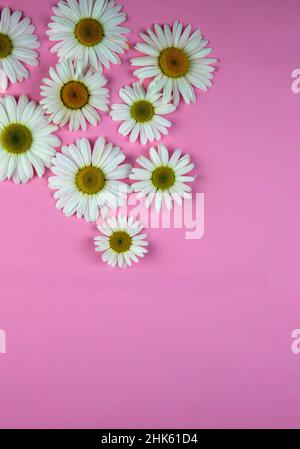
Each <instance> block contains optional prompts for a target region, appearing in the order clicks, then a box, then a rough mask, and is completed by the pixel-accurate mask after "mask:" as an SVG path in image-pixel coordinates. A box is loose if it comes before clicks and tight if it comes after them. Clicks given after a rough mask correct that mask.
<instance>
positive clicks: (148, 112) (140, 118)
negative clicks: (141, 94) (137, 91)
mask: <svg viewBox="0 0 300 449" xmlns="http://www.w3.org/2000/svg"><path fill="white" fill-rule="evenodd" d="M130 113H131V117H132V118H133V119H134V120H135V121H136V122H139V123H145V122H149V121H150V120H151V119H152V117H153V116H154V107H153V105H152V103H150V101H147V100H140V101H136V102H135V103H133V105H132V106H131V109H130Z"/></svg>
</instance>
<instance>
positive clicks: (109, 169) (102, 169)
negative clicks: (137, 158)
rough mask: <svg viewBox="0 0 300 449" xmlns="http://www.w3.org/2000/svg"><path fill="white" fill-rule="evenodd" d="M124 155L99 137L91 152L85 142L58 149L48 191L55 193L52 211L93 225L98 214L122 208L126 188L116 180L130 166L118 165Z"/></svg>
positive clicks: (128, 189)
mask: <svg viewBox="0 0 300 449" xmlns="http://www.w3.org/2000/svg"><path fill="white" fill-rule="evenodd" d="M124 159H125V155H124V153H123V152H122V151H121V150H120V148H118V147H113V145H112V144H111V143H105V139H104V138H103V137H99V138H98V139H97V141H96V143H95V145H94V148H93V150H92V149H91V145H90V142H89V140H88V139H86V138H82V139H77V140H76V145H74V144H72V145H69V146H63V147H62V153H57V154H56V156H55V158H54V159H53V161H52V162H53V166H52V167H51V171H52V172H53V173H54V175H55V176H52V177H50V178H49V187H50V188H51V189H54V190H57V192H55V194H54V198H55V199H56V200H57V203H56V207H57V208H58V209H63V211H64V213H65V215H66V216H71V215H73V214H75V213H76V215H77V217H78V218H81V217H84V218H85V220H86V221H87V222H93V221H96V220H97V219H98V217H99V211H100V210H101V213H102V216H105V215H106V214H107V208H108V207H111V208H113V209H117V208H118V207H122V206H124V204H125V200H126V194H127V193H129V192H130V191H131V189H130V187H129V186H128V185H127V184H125V183H124V182H121V181H119V180H120V179H124V178H128V175H129V173H130V171H131V165H130V164H122V162H123V161H124Z"/></svg>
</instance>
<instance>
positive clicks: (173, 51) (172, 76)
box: [131, 21, 217, 105]
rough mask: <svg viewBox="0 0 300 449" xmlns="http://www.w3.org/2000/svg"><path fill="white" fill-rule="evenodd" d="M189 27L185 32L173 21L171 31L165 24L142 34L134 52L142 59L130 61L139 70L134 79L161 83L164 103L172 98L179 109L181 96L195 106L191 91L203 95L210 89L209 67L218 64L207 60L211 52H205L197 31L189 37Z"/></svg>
mask: <svg viewBox="0 0 300 449" xmlns="http://www.w3.org/2000/svg"><path fill="white" fill-rule="evenodd" d="M191 31H192V27H191V25H187V27H186V28H185V29H183V26H182V24H181V23H180V22H178V21H176V22H175V23H174V25H173V28H172V29H171V28H170V26H169V25H167V24H165V25H164V26H163V27H161V26H160V25H158V24H155V25H154V31H152V30H151V29H148V30H147V33H141V38H142V39H143V41H144V42H143V43H138V44H137V45H136V47H135V48H136V49H137V50H138V51H139V52H141V53H143V54H144V55H145V56H140V57H137V58H133V59H132V60H131V64H132V65H133V66H139V67H141V68H139V69H137V70H135V72H134V75H136V76H137V77H139V78H141V79H145V78H152V77H154V78H155V80H157V81H158V80H162V83H163V99H164V101H166V102H168V101H170V100H171V99H172V98H173V102H174V104H175V105H178V103H179V100H180V96H182V97H183V99H184V101H185V102H186V103H195V102H196V95H195V91H194V87H197V88H199V89H202V90H204V91H206V90H207V89H208V88H209V87H211V86H212V82H211V80H212V79H213V72H214V70H215V68H214V67H212V66H211V64H213V63H215V62H216V61H217V60H216V59H214V58H207V56H208V55H209V54H210V53H211V51H212V49H211V48H207V47H206V45H207V43H208V41H206V40H204V39H203V38H202V33H201V31H200V30H199V29H197V30H196V31H194V33H192V34H191Z"/></svg>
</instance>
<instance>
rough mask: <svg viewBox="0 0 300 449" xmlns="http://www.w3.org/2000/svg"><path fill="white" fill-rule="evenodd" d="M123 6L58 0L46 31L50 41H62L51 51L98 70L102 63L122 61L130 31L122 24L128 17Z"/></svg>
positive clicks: (106, 0)
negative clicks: (120, 55)
mask: <svg viewBox="0 0 300 449" xmlns="http://www.w3.org/2000/svg"><path fill="white" fill-rule="evenodd" d="M121 9H122V5H120V4H118V5H116V4H115V1H114V0H79V1H78V0H66V1H59V2H58V4H57V6H55V7H54V8H53V12H54V14H55V15H54V16H52V17H51V19H52V22H51V23H49V25H48V26H49V28H50V29H49V30H48V31H47V34H48V36H49V39H50V40H51V41H59V42H58V43H57V44H55V45H54V46H53V47H52V49H51V51H52V52H53V53H54V52H55V53H58V56H59V58H61V59H70V60H72V61H75V63H77V62H82V63H83V66H84V67H86V66H88V65H90V66H92V67H93V68H94V69H95V70H96V71H99V70H100V71H101V70H102V65H104V67H106V68H109V67H110V64H111V63H112V64H120V63H121V60H120V58H119V56H118V55H119V54H123V53H124V50H125V49H127V48H128V43H127V38H126V37H125V36H124V34H127V33H129V32H130V29H129V28H125V27H122V26H120V25H121V24H122V23H123V22H124V21H125V20H126V14H125V13H121V12H120V10H121Z"/></svg>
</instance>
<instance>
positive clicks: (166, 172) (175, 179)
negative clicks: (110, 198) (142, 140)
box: [129, 144, 195, 212]
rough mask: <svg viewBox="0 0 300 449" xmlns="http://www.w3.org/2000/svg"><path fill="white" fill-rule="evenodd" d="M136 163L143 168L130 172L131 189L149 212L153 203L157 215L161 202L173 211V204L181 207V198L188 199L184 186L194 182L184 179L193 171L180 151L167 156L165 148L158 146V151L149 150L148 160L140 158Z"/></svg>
mask: <svg viewBox="0 0 300 449" xmlns="http://www.w3.org/2000/svg"><path fill="white" fill-rule="evenodd" d="M137 162H138V163H139V164H140V165H141V167H142V168H133V169H132V173H131V175H130V176H129V178H130V179H133V180H135V181H138V182H134V183H133V184H132V185H131V188H132V190H133V191H134V192H138V195H137V196H138V198H142V197H146V201H145V206H146V207H147V208H148V207H150V205H151V204H152V202H155V209H156V211H157V212H159V211H160V209H161V206H162V203H163V202H164V203H165V205H166V207H167V209H169V210H171V209H172V207H173V200H174V201H175V202H176V203H177V204H179V205H181V204H182V198H185V199H190V198H191V193H190V192H191V191H192V189H191V187H190V186H188V185H187V184H186V182H193V181H194V180H195V176H187V173H189V172H190V171H191V170H193V168H194V164H192V163H190V157H189V156H188V155H185V156H181V151H180V150H178V149H177V150H175V151H174V153H173V154H172V155H171V157H170V156H169V152H168V150H167V148H166V147H165V146H164V145H162V144H159V145H158V151H157V150H156V149H155V148H154V147H152V148H150V159H148V158H146V157H144V156H140V157H139V158H138V159H137Z"/></svg>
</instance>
